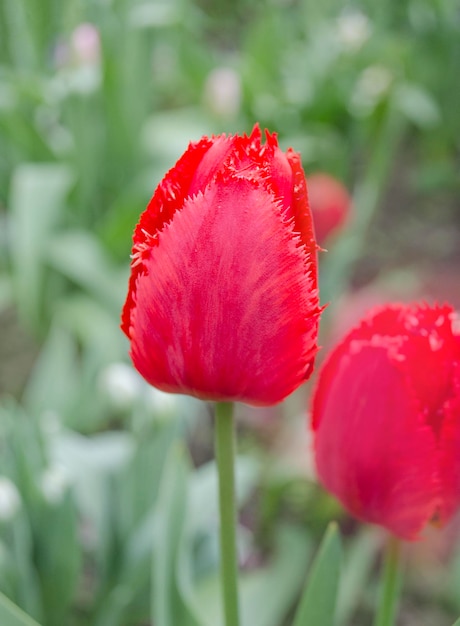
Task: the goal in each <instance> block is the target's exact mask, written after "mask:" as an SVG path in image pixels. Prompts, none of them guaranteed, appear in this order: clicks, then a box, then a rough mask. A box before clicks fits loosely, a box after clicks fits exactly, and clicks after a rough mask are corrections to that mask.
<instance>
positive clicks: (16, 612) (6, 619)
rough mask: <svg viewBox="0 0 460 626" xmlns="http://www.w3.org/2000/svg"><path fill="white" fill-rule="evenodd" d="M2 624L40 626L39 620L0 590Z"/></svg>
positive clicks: (0, 622)
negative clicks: (30, 615)
mask: <svg viewBox="0 0 460 626" xmlns="http://www.w3.org/2000/svg"><path fill="white" fill-rule="evenodd" d="M0 624H1V625H2V626H39V624H38V622H36V621H35V620H34V619H32V618H31V617H29V616H28V615H27V613H24V611H22V610H21V609H20V608H19V607H18V606H16V604H14V603H13V602H11V600H9V599H8V598H7V597H6V596H4V595H3V593H1V592H0Z"/></svg>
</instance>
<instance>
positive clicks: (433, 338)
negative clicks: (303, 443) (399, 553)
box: [312, 304, 460, 539]
mask: <svg viewBox="0 0 460 626" xmlns="http://www.w3.org/2000/svg"><path fill="white" fill-rule="evenodd" d="M312 419H313V430H314V434H315V455H316V464H317V470H318V474H319V477H320V479H321V481H322V482H323V484H324V486H325V487H326V488H327V489H328V490H330V491H331V492H332V493H333V494H335V495H336V496H337V497H338V498H339V499H340V500H341V501H342V503H343V504H344V505H345V506H346V507H347V508H348V509H349V510H350V511H351V513H352V514H354V515H355V516H357V517H359V518H361V519H363V520H366V521H368V522H373V523H376V524H380V525H382V526H385V527H386V528H388V529H389V530H390V531H391V532H393V533H394V534H395V535H398V536H400V537H403V538H405V539H416V538H417V537H418V535H419V533H420V531H421V530H422V529H423V527H424V526H425V525H426V524H427V523H428V522H430V521H436V522H438V523H440V524H443V523H445V522H446V521H447V520H448V519H449V518H450V517H451V516H452V514H453V513H454V511H455V510H456V509H457V508H458V506H459V505H460V328H459V326H458V318H457V317H456V316H455V314H454V312H453V309H452V308H451V307H450V306H447V305H445V306H434V307H428V306H427V305H424V304H420V305H417V304H413V305H402V304H394V305H388V306H385V307H381V308H379V309H376V310H374V311H373V312H372V313H370V314H368V315H367V316H366V317H364V319H363V320H362V322H361V324H360V325H358V326H357V327H355V328H354V329H353V330H352V331H350V332H349V333H348V335H347V336H346V337H345V339H343V341H342V342H341V343H339V344H338V345H337V346H336V348H335V349H334V350H333V351H332V352H331V353H330V354H329V356H328V358H327V359H326V361H325V363H324V365H323V367H322V368H321V370H320V373H319V379H318V382H317V386H316V389H315V393H314V397H313V415H312Z"/></svg>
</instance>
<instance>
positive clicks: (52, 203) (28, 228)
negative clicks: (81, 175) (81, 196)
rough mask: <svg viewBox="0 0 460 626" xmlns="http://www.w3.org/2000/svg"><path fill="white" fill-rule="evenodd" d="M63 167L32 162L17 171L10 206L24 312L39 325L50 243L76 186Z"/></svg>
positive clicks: (17, 281)
mask: <svg viewBox="0 0 460 626" xmlns="http://www.w3.org/2000/svg"><path fill="white" fill-rule="evenodd" d="M72 178H73V177H72V174H71V172H70V170H69V169H68V168H67V167H66V166H63V165H57V164H52V163H51V164H45V163H40V164H38V163H28V164H24V165H20V166H19V167H18V168H16V170H15V172H14V175H13V179H12V183H11V193H10V198H9V205H10V209H11V212H12V227H13V228H12V239H11V243H10V246H11V258H12V262H13V269H14V278H15V285H16V291H17V296H18V302H19V306H20V308H21V312H22V313H23V314H24V315H25V316H26V318H27V320H28V321H29V322H30V323H32V324H34V325H35V326H37V325H38V324H39V322H40V315H41V307H42V305H43V298H44V289H43V287H44V285H43V281H44V263H45V256H46V254H47V249H48V243H49V238H50V235H51V233H52V232H53V230H54V228H55V226H56V224H57V222H58V218H59V214H60V212H61V211H62V208H63V205H64V202H65V199H66V196H67V193H68V191H69V188H70V185H71V183H72Z"/></svg>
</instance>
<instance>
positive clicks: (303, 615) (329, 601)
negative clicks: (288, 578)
mask: <svg viewBox="0 0 460 626" xmlns="http://www.w3.org/2000/svg"><path fill="white" fill-rule="evenodd" d="M341 559H342V548H341V543H340V536H339V533H338V530H337V525H336V524H335V523H331V524H329V526H328V528H327V531H326V534H325V536H324V539H323V541H322V543H321V546H320V549H319V551H318V554H317V556H316V558H315V560H314V563H313V565H312V568H311V573H310V576H309V580H308V583H307V586H306V588H305V591H304V593H303V596H302V599H301V601H300V605H299V608H298V610H297V613H296V616H295V619H294V624H293V626H317V625H318V624H321V626H333V624H334V618H335V606H336V601H337V591H338V586H339V577H340V565H341Z"/></svg>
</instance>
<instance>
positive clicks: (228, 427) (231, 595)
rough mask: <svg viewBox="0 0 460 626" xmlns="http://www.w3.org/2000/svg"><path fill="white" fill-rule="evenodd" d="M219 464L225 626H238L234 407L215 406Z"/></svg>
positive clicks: (222, 404) (227, 403)
mask: <svg viewBox="0 0 460 626" xmlns="http://www.w3.org/2000/svg"><path fill="white" fill-rule="evenodd" d="M215 433H216V434H215V447H216V461H217V469H218V473H219V511H220V556H221V585H222V600H223V607H224V617H225V622H224V623H225V626H238V624H239V609H238V564H237V551H236V504H235V469H234V466H235V424H234V419H233V404H232V403H231V402H217V403H216V426H215Z"/></svg>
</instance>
